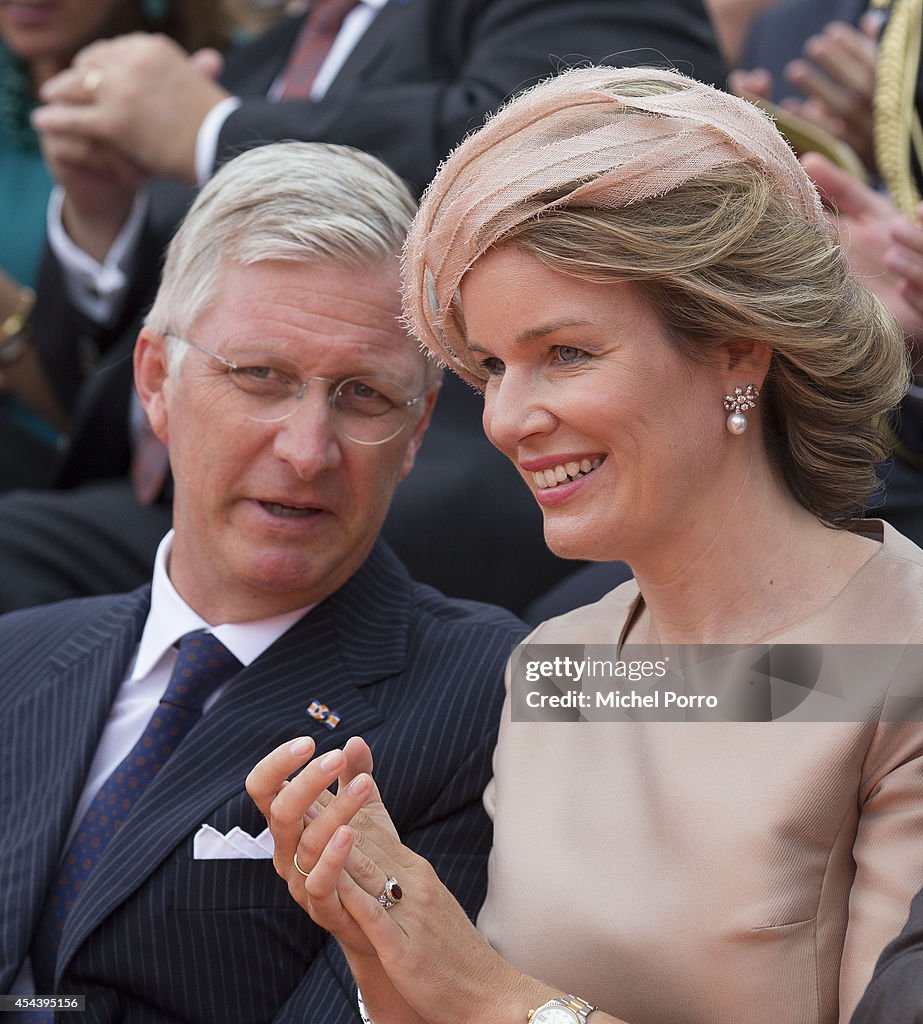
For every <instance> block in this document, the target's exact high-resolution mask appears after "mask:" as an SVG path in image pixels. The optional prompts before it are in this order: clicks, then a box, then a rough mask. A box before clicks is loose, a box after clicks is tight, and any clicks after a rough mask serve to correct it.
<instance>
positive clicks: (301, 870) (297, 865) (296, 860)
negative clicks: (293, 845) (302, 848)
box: [292, 851, 308, 878]
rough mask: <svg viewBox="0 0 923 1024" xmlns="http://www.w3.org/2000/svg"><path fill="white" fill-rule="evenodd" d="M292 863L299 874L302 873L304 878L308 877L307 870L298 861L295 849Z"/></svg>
mask: <svg viewBox="0 0 923 1024" xmlns="http://www.w3.org/2000/svg"><path fill="white" fill-rule="evenodd" d="M292 863H293V864H294V865H295V870H296V871H297V872H298V874H299V875H304V877H305V878H307V877H308V872H307V871H305V870H304V868H303V867H302V866H301V865H300V864H299V863H298V853H297V851H296V852H295V856H294V857H292Z"/></svg>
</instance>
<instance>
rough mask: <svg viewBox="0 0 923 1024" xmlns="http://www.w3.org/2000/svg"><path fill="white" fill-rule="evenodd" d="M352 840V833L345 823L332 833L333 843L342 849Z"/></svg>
mask: <svg viewBox="0 0 923 1024" xmlns="http://www.w3.org/2000/svg"><path fill="white" fill-rule="evenodd" d="M351 841H352V833H351V832H350V830H349V828H348V827H347V826H346V825H342V826H341V827H340V828H338V829H337V830H336V832H334V833H333V845H334V846H336V847H337V848H338V849H340V850H342V849H344V848H345V847H347V846H349V844H350V842H351Z"/></svg>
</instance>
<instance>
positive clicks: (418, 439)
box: [399, 380, 442, 480]
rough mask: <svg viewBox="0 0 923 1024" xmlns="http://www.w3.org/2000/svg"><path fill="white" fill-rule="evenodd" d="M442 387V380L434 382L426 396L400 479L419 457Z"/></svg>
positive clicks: (408, 446) (402, 478) (403, 478)
mask: <svg viewBox="0 0 923 1024" xmlns="http://www.w3.org/2000/svg"><path fill="white" fill-rule="evenodd" d="M441 387H442V381H441V380H440V381H439V382H438V383H437V384H434V385H433V387H432V388H430V390H429V391H427V393H426V396H425V397H424V399H423V402H424V406H423V415H422V416H421V417H420V419H419V421H418V423H417V425H416V426H415V427H414V428H413V437H412V438H411V439H410V444H408V445H407V451H406V452H405V453H404V462H403V465H402V466H401V475H400V477H399V479H400V480H405V479H406V478H407V474H408V473H409V472H410V471H411V470H412V469H413V464H414V460H415V459H416V457H417V452H418V451H419V450H420V445H421V444H423V435H424V434H425V433H426V428H427V427H428V426H429V421H430V419H431V418H432V415H433V409H434V408H435V405H436V399H437V398H438V397H439V389H440V388H441Z"/></svg>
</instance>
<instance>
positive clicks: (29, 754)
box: [0, 544, 524, 1024]
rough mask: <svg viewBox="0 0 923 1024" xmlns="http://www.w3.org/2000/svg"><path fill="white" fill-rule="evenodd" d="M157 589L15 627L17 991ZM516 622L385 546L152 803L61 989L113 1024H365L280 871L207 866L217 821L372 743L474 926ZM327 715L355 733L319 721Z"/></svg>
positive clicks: (240, 690) (0, 956)
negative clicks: (290, 765) (488, 792)
mask: <svg viewBox="0 0 923 1024" xmlns="http://www.w3.org/2000/svg"><path fill="white" fill-rule="evenodd" d="M148 606H149V588H147V587H145V588H142V589H141V590H138V591H135V592H134V593H131V594H129V595H127V596H118V597H104V598H88V599H85V600H78V601H69V602H63V603H61V604H57V605H48V606H45V607H40V608H35V609H30V610H28V611H23V612H16V613H13V614H11V615H7V616H4V617H2V618H0V707H2V709H3V715H2V717H0V822H2V823H3V828H2V830H0V991H3V992H6V991H7V990H8V988H9V986H10V985H11V983H12V981H13V979H14V978H15V976H16V974H17V971H18V969H19V966H20V964H21V962H22V960H23V958H24V957H25V956H26V954H27V951H28V948H29V945H30V941H31V936H32V932H33V929H34V927H35V924H36V921H37V920H38V917H39V914H40V912H41V908H42V903H43V900H44V897H45V892H46V889H47V887H48V885H49V883H50V881H51V880H52V878H53V876H54V874H55V871H56V868H57V863H58V859H59V857H60V855H61V852H62V847H63V844H64V841H65V837H66V833H67V831H68V828H69V826H70V823H71V820H72V817H73V813H74V806H75V803H76V801H77V799H78V797H79V794H80V792H81V789H82V787H83V785H84V780H85V777H86V773H87V770H88V767H89V764H90V761H91V759H92V757H93V754H94V752H95V749H96V746H97V742H98V739H99V736H100V733H101V731H102V729H103V726H104V725H105V723H106V720H107V716H108V714H109V709H110V705H111V703H112V700H113V698H114V696H115V693H116V692H117V690H118V688H119V685H120V683H121V682H122V679H123V677H124V674H125V671H126V667H127V665H128V663H129V660H130V658H131V657H132V654H133V651H134V649H135V646H136V644H137V642H138V640H139V637H140V634H141V630H142V628H143V625H144V621H145V618H146V615H147V612H148ZM523 632H524V630H523V629H522V628H521V627H520V624H519V622H518V621H517V620H516V619H515V618H513V617H512V616H511V615H509V614H508V613H506V612H502V611H501V610H500V609H496V608H492V607H490V606H486V605H478V604H472V603H467V602H460V601H451V600H449V599H447V598H445V597H444V596H443V595H441V594H439V593H437V592H436V591H434V590H431V589H430V588H428V587H423V586H421V585H419V584H415V583H413V581H412V580H411V579H410V577H409V576H408V574H407V572H406V570H405V569H404V568H403V566H402V565H401V564H400V562H398V560H397V559H396V558H395V557H394V555H393V554H392V553H391V552H390V551H389V550H388V549H387V548H386V547H385V546H384V545H383V544H379V545H378V546H377V547H376V548H375V549H374V551H373V552H372V554H371V556H370V557H369V559H368V560H367V561H366V563H365V565H364V566H363V567H362V568H361V569H360V570H359V572H358V573H356V575H355V576H354V577H353V578H352V579H351V580H350V581H349V582H348V583H347V584H346V585H345V586H344V587H343V588H342V589H341V590H340V591H339V592H337V593H336V594H334V595H333V596H332V597H330V598H329V599H328V600H326V601H325V602H323V603H322V604H320V605H319V606H318V607H317V608H315V609H314V610H313V611H312V612H311V613H310V614H309V615H307V616H306V617H305V618H304V619H302V620H301V621H300V622H299V623H297V624H296V625H295V626H293V627H292V628H291V629H290V630H289V631H288V632H287V633H286V634H285V635H283V636H282V637H281V638H280V639H279V640H278V641H277V642H276V643H275V644H273V645H272V647H270V648H269V650H267V651H266V652H265V654H263V655H262V656H261V657H260V658H258V659H257V661H255V662H254V663H253V664H252V665H250V666H249V667H248V668H246V669H245V670H244V671H243V672H241V673H240V675H239V676H237V677H236V678H235V679H234V680H233V682H232V683H231V684H230V686H229V687H228V689H227V690H226V691H225V692H224V693H223V694H222V696H221V697H220V699H219V700H218V702H217V703H216V704H215V705H214V707H213V708H211V709H210V710H209V712H208V714H206V715H205V716H204V717H203V718H202V719H201V721H200V722H198V723H197V724H196V726H195V727H194V728H193V730H192V732H190V733H189V735H188V736H187V738H186V739H185V740H184V742H183V744H182V746H181V747H180V748H179V749H178V750H177V751H176V753H175V754H174V755H173V757H172V758H171V759H170V761H169V762H168V763H167V764H166V766H165V767H164V769H163V770H162V771H161V773H160V774H159V775H158V776H157V778H156V780H155V781H154V782H153V783H152V784H151V785H150V787H149V789H148V790H147V791H146V792H145V794H144V796H143V797H142V799H141V801H140V802H139V803H138V805H137V806H136V808H135V813H134V814H133V815H132V817H131V818H130V819H129V820H128V821H127V822H126V823H125V826H124V827H123V828H122V830H121V831H120V832H119V833H118V835H117V836H116V837H115V838H114V839H113V840H112V843H111V845H110V846H109V848H108V849H107V851H106V853H105V856H104V858H103V860H102V861H101V862H100V864H99V865H98V867H97V869H96V871H95V872H94V874H93V876H92V877H91V878H90V880H89V881H88V883H87V884H86V886H85V888H84V889H83V890H82V891H81V893H80V896H79V898H78V900H77V902H76V903H75V905H74V909H73V911H72V913H71V915H70V917H69V918H68V921H67V925H66V928H65V932H64V937H63V941H62V945H61V948H60V955H59V962H58V975H57V979H56V991H58V992H60V993H64V994H75V993H76V994H80V993H83V994H85V995H86V997H87V1012H86V1014H85V1015H84V1017H83V1018H82V1019H83V1020H85V1021H86V1022H87V1024H90V1022H92V1024H97V1022H104V1021H105V1022H110V1021H127V1022H132V1024H134V1022H166V1021H171V1022H176V1021H189V1022H198V1021H201V1022H206V1021H207V1022H209V1024H213V1022H216V1021H233V1022H244V1021H270V1020H275V1021H298V1022H299V1024H306V1022H317V1024H332V1022H334V1021H336V1022H345V1021H355V1020H357V1019H358V1017H357V1014H356V1010H355V1003H354V1001H353V997H352V992H353V989H352V983H351V979H350V976H349V972H348V970H347V968H346V965H345V962H344V961H343V959H342V956H341V954H339V952H338V951H337V949H336V948H335V944H334V943H333V942H332V940H331V941H329V942H328V941H325V935H324V933H323V932H321V931H320V929H318V928H317V927H316V926H314V925H313V923H312V922H311V921H310V920H309V918H308V917H307V915H306V914H305V913H304V912H303V911H302V910H301V909H300V908H298V907H297V906H296V905H295V904H294V902H293V901H292V900H291V899H290V897H289V895H288V891H287V888H286V886H285V884H284V883H283V882H281V881H280V880H279V879H278V878H277V876H276V874H275V872H274V870H273V867H272V862H271V861H270V860H195V859H193V855H192V848H193V838H192V837H193V835H194V833H195V832H196V831H197V830H198V828H199V826H200V825H201V824H202V823H203V822H207V823H209V824H210V825H212V826H214V827H215V828H217V829H218V830H220V831H221V832H223V833H226V832H227V831H228V830H229V829H231V828H233V827H234V826H235V825H239V826H241V827H242V828H243V829H245V830H246V831H247V832H249V833H251V834H253V835H255V834H257V833H259V832H260V831H261V830H262V829H263V828H264V827H265V822H264V821H263V820H262V818H261V816H260V814H259V812H258V811H257V809H256V807H255V806H254V805H253V804H252V802H251V801H250V799H249V797H248V796H247V794H246V792H245V791H244V779H245V777H246V775H247V772H248V771H249V770H250V768H251V767H252V766H253V765H254V764H255V762H256V761H257V760H258V759H259V758H260V757H262V756H263V755H264V754H266V753H267V752H268V751H269V750H271V749H272V748H273V747H275V746H276V745H278V744H279V743H281V742H283V741H285V740H286V739H288V738H289V737H292V736H295V735H300V734H307V733H310V734H312V735H313V736H314V737H315V739H316V740H317V745H318V750H319V751H323V750H324V749H329V748H331V747H334V746H340V745H342V744H343V743H344V742H345V740H346V739H347V737H348V736H350V735H353V734H362V735H363V736H365V737H366V738H367V739H368V740H369V742H370V744H371V746H372V749H373V751H374V753H375V759H376V777H377V780H378V783H379V785H380V787H381V789H382V791H383V794H384V798H385V800H386V802H387V804H388V806H389V808H390V809H391V812H392V814H393V815H394V819H395V822H396V824H397V827H398V828H399V830H400V831H401V833H402V835H403V837H404V839H405V842H407V843H408V844H409V845H411V846H413V847H414V848H415V849H417V850H418V851H419V852H420V853H422V854H423V855H425V856H427V857H428V858H430V860H432V861H433V863H434V865H435V866H436V868H437V870H438V871H439V872H440V874H441V875H442V877H443V879H444V880H445V881H446V883H447V884H448V885H449V886H450V888H452V889H453V890H454V891H455V892H456V893H457V895H458V896H459V899H460V900H461V902H462V903H463V905H464V906H465V907H466V909H467V910H468V911H469V913H473V912H474V911H475V910H476V909H477V907H478V906H479V905H480V903H481V901H482V899H483V896H484V890H485V886H486V857H487V852H488V849H489V847H490V826H489V823H488V821H487V818H486V815H485V814H484V812H483V809H482V807H481V804H480V795H481V791H482V789H483V787H484V785H485V784H486V782H487V779H488V778H489V775H490V759H491V753H492V750H493V746H494V740H495V734H496V726H497V723H498V721H499V711H500V706H501V703H502V697H503V685H502V671H503V665H504V662H505V660H506V658H507V656H508V654H509V651H510V645H511V643H512V642H514V641H515V640H516V639H518V638H519V637H520V636H521V635H522V633H523ZM313 699H317V700H320V701H322V702H323V703H324V704H327V705H328V706H329V707H330V708H332V709H334V710H336V711H337V712H338V713H339V714H340V716H341V718H342V721H341V723H340V725H339V726H338V727H337V728H336V729H335V730H328V729H327V728H325V727H324V726H322V725H320V724H319V723H317V722H315V721H314V720H313V719H311V718H310V717H309V716H307V715H306V713H305V708H306V706H307V704H308V703H309V702H310V701H311V700H313Z"/></svg>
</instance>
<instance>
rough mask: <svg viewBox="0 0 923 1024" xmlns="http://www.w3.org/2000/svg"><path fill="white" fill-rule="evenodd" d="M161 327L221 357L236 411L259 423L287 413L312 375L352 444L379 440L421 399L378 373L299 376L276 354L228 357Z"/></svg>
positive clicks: (397, 426) (386, 437)
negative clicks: (323, 386) (321, 385)
mask: <svg viewBox="0 0 923 1024" xmlns="http://www.w3.org/2000/svg"><path fill="white" fill-rule="evenodd" d="M164 333H165V336H166V337H168V338H173V339H174V341H179V342H182V343H183V344H184V345H189V346H190V347H191V348H194V349H197V350H198V351H199V352H201V353H203V355H206V356H209V357H210V358H211V359H214V360H216V361H217V362H218V363H220V364H221V365H222V366H223V367H224V368H225V371H226V374H227V378H228V380H229V381H230V383H231V384H232V385H233V392H232V393H233V394H234V395H235V397H236V398H237V400H238V401H239V402H240V405H241V411H242V412H243V414H244V415H245V416H246V417H247V418H248V419H251V420H256V421H257V422H259V423H277V422H279V421H280V420H285V419H288V418H289V417H290V416H291V415H293V414H294V412H295V410H296V409H297V408H298V403H299V402H300V401H301V399H302V398H304V396H305V395H306V394H307V391H308V385H309V384H310V383H311V381H314V380H316V381H321V382H323V383H324V384H327V385H329V387H328V392H327V400H328V402H329V405H330V408H331V409H332V410H333V412H334V413H335V421H336V423H337V425H338V429H339V431H340V432H341V433H342V434H343V436H344V437H346V438H347V439H348V440H350V441H353V442H354V443H356V444H366V445H375V444H384V443H385V442H386V441H391V440H392V439H393V438H395V437H397V435H398V434H399V433H400V432H401V431H402V430H403V429H404V427H405V426H406V425H407V424H408V423H409V422H410V410H411V409H412V408H413V407H414V406H416V405H419V403H420V402H421V401H422V399H423V396H422V395H414V396H413V397H410V398H408V397H407V391H406V389H405V388H403V387H402V386H401V385H400V384H395V383H394V381H389V380H384V379H382V378H380V377H348V378H346V380H333V379H332V378H330V377H302V376H301V371H300V370H299V368H298V367H297V366H295V364H294V363H290V362H289V361H288V360H287V359H285V358H283V357H281V356H274V355H267V354H265V353H263V354H260V353H256V352H254V353H248V354H247V355H241V356H238V357H237V359H236V360H233V359H228V358H227V357H226V356H222V355H219V354H218V353H217V352H212V350H211V349H208V348H205V346H204V345H200V344H199V343H198V342H196V341H191V340H190V339H189V338H182V337H180V336H179V335H178V334H173V333H171V332H169V331H166V332H164Z"/></svg>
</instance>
